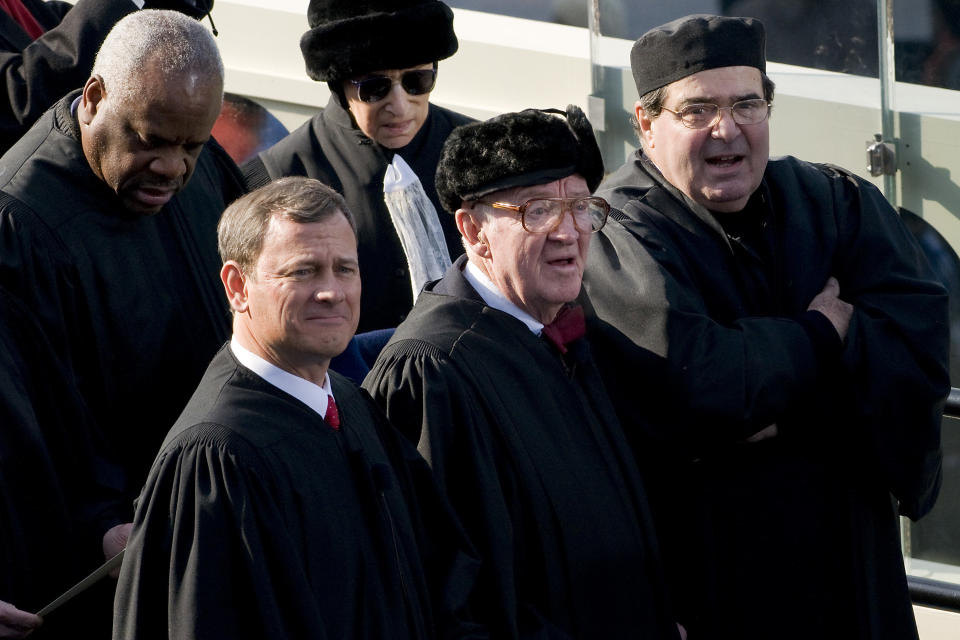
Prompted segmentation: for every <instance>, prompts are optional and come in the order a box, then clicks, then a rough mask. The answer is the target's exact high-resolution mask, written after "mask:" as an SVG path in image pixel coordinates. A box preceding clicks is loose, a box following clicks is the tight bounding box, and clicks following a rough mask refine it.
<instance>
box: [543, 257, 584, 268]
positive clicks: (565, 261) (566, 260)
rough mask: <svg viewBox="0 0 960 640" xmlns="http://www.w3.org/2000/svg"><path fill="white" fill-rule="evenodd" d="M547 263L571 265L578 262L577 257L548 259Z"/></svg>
mask: <svg viewBox="0 0 960 640" xmlns="http://www.w3.org/2000/svg"><path fill="white" fill-rule="evenodd" d="M547 264H549V265H550V266H551V267H570V266H575V265H576V264H577V259H576V258H554V259H553V260H547Z"/></svg>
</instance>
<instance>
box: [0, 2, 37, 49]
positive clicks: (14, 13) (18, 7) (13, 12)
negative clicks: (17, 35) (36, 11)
mask: <svg viewBox="0 0 960 640" xmlns="http://www.w3.org/2000/svg"><path fill="white" fill-rule="evenodd" d="M0 9H3V10H4V11H6V12H7V15H9V16H10V17H11V18H13V19H14V20H16V21H17V24H19V25H20V27H21V28H22V29H23V30H24V31H26V32H27V35H29V36H30V37H31V38H33V39H34V40H36V39H37V38H39V37H40V36H42V35H43V32H44V29H43V27H42V26H41V25H40V23H39V22H37V19H36V18H34V17H33V14H32V13H30V11H28V10H27V8H26V7H25V6H23V2H22V0H0Z"/></svg>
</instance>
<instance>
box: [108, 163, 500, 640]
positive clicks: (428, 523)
mask: <svg viewBox="0 0 960 640" xmlns="http://www.w3.org/2000/svg"><path fill="white" fill-rule="evenodd" d="M354 229H355V225H354V223H353V218H352V216H351V215H350V213H349V210H348V208H347V206H346V203H345V202H344V200H343V197H342V196H340V195H339V194H337V193H336V192H335V191H333V190H332V189H330V188H329V187H327V186H325V185H323V184H322V183H320V182H318V181H316V180H313V179H310V178H301V177H293V178H285V179H282V180H279V181H276V182H273V183H271V184H269V185H267V186H266V187H263V188H262V189H260V190H258V191H256V192H253V193H251V194H249V195H247V196H245V197H243V198H241V199H240V200H237V201H236V202H235V203H234V204H232V205H231V206H230V207H229V208H228V209H227V210H226V211H225V212H224V214H223V219H222V220H221V222H220V226H219V243H220V252H221V254H222V256H223V260H224V264H223V268H222V270H221V279H222V282H223V286H224V289H225V290H226V294H227V298H228V299H229V301H230V306H231V307H232V309H233V313H234V316H233V338H232V340H231V341H230V342H229V344H227V345H226V346H224V347H223V349H221V350H220V352H219V353H218V354H217V355H216V356H215V357H214V359H213V361H212V362H211V364H210V367H209V368H208V369H207V372H206V374H205V375H204V377H203V380H202V381H201V382H200V385H199V387H198V388H197V390H196V393H194V395H193V398H191V400H190V402H189V404H188V405H187V407H186V409H184V412H183V414H182V415H181V416H180V418H179V420H178V421H177V423H176V424H175V425H174V427H173V429H171V431H170V432H169V434H168V435H167V438H166V441H165V442H164V445H163V448H162V450H161V451H160V454H159V455H158V456H157V459H156V461H155V462H154V465H153V468H152V470H151V472H150V477H149V479H148V481H147V485H146V487H145V488H144V490H143V493H142V495H141V496H140V499H139V503H138V506H137V514H136V519H135V522H134V529H133V534H132V536H131V539H130V545H129V547H128V548H127V552H126V553H127V557H126V560H125V561H124V564H123V569H122V571H121V574H120V584H119V586H118V589H117V601H116V614H115V626H114V637H115V638H117V639H118V640H119V639H123V640H133V639H135V638H145V637H150V638H154V637H169V638H171V639H174V638H176V639H177V640H185V639H189V638H211V637H216V638H232V639H242V638H251V639H252V638H258V639H259V638H271V639H274V640H280V639H283V638H291V639H292V638H296V639H298V640H299V639H303V638H344V639H347V638H368V639H371V640H373V639H377V638H380V639H383V640H388V639H389V640H403V639H406V638H411V639H413V638H416V639H429V638H441V637H442V638H452V637H470V638H480V637H485V635H484V634H483V633H482V629H480V628H479V627H477V626H475V625H471V624H468V623H467V622H466V621H465V620H463V619H459V618H458V617H457V616H459V615H462V614H463V613H465V610H464V609H463V608H462V607H461V606H460V605H462V604H463V603H464V602H465V600H466V598H467V596H468V595H469V593H470V591H471V584H472V581H473V575H475V572H476V560H475V559H473V558H472V557H470V556H468V555H465V554H463V553H462V552H460V551H459V550H458V547H459V543H460V540H461V538H460V534H459V528H458V525H455V524H454V522H455V521H453V520H452V519H449V520H448V519H446V517H447V512H446V511H444V510H443V509H442V508H441V506H440V505H441V503H440V502H439V499H438V494H436V492H435V487H434V486H433V485H432V480H431V478H430V475H429V469H428V468H427V466H426V464H425V463H424V462H423V460H422V458H420V457H419V456H418V455H417V453H416V451H415V450H414V448H413V447H412V446H411V445H409V444H408V443H406V442H405V441H404V440H403V439H402V438H401V437H400V436H399V434H397V433H396V432H395V431H394V430H393V429H392V427H391V426H390V425H389V423H388V422H387V421H386V417H385V416H384V415H383V413H382V412H381V411H380V410H379V409H378V408H377V407H376V405H375V404H374V403H373V402H372V400H371V399H370V397H369V396H368V395H367V394H366V393H365V392H364V391H362V390H360V389H359V388H358V387H356V386H355V385H353V384H352V383H350V382H349V381H347V380H346V379H345V378H343V377H342V376H339V375H338V374H336V373H334V372H333V371H330V370H329V369H328V365H329V363H330V359H331V358H332V357H333V356H335V355H337V354H338V353H340V351H342V350H343V348H344V347H346V345H347V343H348V341H349V340H350V338H351V336H352V335H353V332H354V330H355V329H356V326H357V318H358V317H359V307H360V273H359V268H358V264H357V248H356V247H357V245H356V235H355V233H356V232H355V231H354ZM418 494H419V495H418ZM461 548H462V547H461ZM451 568H454V569H455V570H451Z"/></svg>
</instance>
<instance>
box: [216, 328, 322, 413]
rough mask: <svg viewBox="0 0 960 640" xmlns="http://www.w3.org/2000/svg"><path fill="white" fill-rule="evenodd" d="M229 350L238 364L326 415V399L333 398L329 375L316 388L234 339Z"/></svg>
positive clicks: (231, 340)
mask: <svg viewBox="0 0 960 640" xmlns="http://www.w3.org/2000/svg"><path fill="white" fill-rule="evenodd" d="M230 350H231V351H233V355H234V356H236V358H237V360H239V361H240V364H242V365H243V366H245V367H246V368H247V369H250V370H251V371H253V372H254V373H255V374H257V375H258V376H260V377H261V378H263V379H264V380H266V381H267V382H269V383H270V384H272V385H273V386H275V387H276V388H278V389H280V390H281V391H285V392H286V393H289V394H290V395H292V396H293V397H294V398H296V399H297V400H299V401H300V402H302V403H303V404H305V405H307V406H308V407H310V408H311V409H313V410H314V411H316V412H317V413H318V414H320V417H321V418H323V417H325V416H326V415H327V398H331V397H333V391H332V390H331V389H330V375H329V374H328V375H325V376H324V377H323V386H317V385H315V384H314V383H312V382H310V381H309V380H305V379H304V378H301V377H300V376H295V375H293V374H292V373H290V372H288V371H284V370H283V369H281V368H280V367H278V366H276V365H275V364H271V363H269V362H267V361H266V360H264V359H263V358H261V357H260V356H258V355H256V354H254V353H251V352H250V351H249V350H248V349H246V348H244V347H243V345H241V344H240V343H239V342H237V340H236V339H235V338H231V339H230Z"/></svg>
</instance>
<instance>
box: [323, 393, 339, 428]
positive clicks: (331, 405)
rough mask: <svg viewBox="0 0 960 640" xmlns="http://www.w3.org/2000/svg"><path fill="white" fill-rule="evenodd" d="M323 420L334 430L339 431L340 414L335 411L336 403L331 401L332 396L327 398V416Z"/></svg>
mask: <svg viewBox="0 0 960 640" xmlns="http://www.w3.org/2000/svg"><path fill="white" fill-rule="evenodd" d="M323 419H324V420H325V421H326V423H327V424H328V425H330V426H331V427H333V429H334V430H338V429H340V412H339V411H337V403H336V402H334V401H333V396H328V397H327V415H325V416H323Z"/></svg>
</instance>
